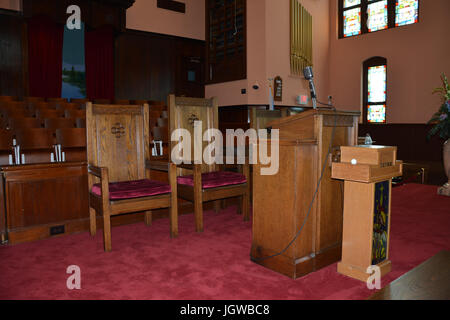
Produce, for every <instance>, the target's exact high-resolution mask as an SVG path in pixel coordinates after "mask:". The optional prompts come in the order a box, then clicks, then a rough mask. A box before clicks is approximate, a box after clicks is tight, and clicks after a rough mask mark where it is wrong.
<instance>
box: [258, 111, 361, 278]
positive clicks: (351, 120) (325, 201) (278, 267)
mask: <svg viewBox="0 0 450 320" xmlns="http://www.w3.org/2000/svg"><path fill="white" fill-rule="evenodd" d="M359 116H360V113H359V112H345V111H336V112H335V111H333V110H328V109H327V110H309V111H305V112H303V113H300V114H297V115H294V116H290V117H285V118H281V119H278V120H275V121H272V122H270V123H268V124H267V125H268V126H270V127H271V128H272V137H273V129H279V170H278V173H277V174H275V175H262V174H261V168H263V167H266V165H263V164H256V165H254V166H253V235H252V236H253V239H252V250H251V259H252V261H254V262H255V263H258V264H261V265H263V266H265V267H267V268H270V269H272V270H274V271H276V272H279V273H281V274H284V275H287V276H289V277H291V278H294V279H295V278H298V277H301V276H303V275H305V274H308V273H310V272H312V271H315V270H318V269H320V268H322V267H325V266H327V265H329V264H331V263H334V262H337V261H339V259H340V258H341V243H342V220H343V218H342V217H343V214H342V212H343V209H342V204H343V183H342V182H341V181H338V180H333V179H331V162H332V161H336V159H337V157H339V146H352V145H355V144H356V143H357V140H358V119H359ZM331 140H333V141H331ZM271 143H272V141H271V140H270V139H269V140H268V144H269V146H268V150H271V149H270V144H271ZM330 145H331V146H332V148H331V153H330V155H329V154H328V151H329V149H330ZM333 158H335V160H333ZM324 165H326V167H325V170H324V171H323V177H322V180H321V183H320V186H319V188H317V186H318V182H319V179H320V177H321V176H322V169H323V167H324ZM316 189H317V192H316ZM299 230H301V231H300V233H299ZM298 233H299V234H298ZM297 234H298V236H297ZM296 236H297V237H296ZM294 239H295V240H294ZM292 241H293V242H292ZM290 242H292V244H291V245H290V246H289V247H288V248H287V249H286V247H287V246H288V245H289V243H290Z"/></svg>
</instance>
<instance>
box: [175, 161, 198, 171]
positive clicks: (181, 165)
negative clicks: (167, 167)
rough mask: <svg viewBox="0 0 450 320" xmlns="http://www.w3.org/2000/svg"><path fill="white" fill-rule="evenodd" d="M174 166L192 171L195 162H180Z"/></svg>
mask: <svg viewBox="0 0 450 320" xmlns="http://www.w3.org/2000/svg"><path fill="white" fill-rule="evenodd" d="M176 166H177V168H181V169H186V170H191V171H194V168H195V166H196V165H195V164H186V163H180V164H177V165H176Z"/></svg>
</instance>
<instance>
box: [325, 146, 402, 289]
mask: <svg viewBox="0 0 450 320" xmlns="http://www.w3.org/2000/svg"><path fill="white" fill-rule="evenodd" d="M401 174H402V162H401V161H397V147H384V146H354V147H349V146H343V147H341V162H340V163H333V167H332V178H334V179H341V180H345V185H344V187H345V191H344V230H343V240H342V261H341V262H339V263H338V272H339V273H341V274H344V275H346V276H349V277H352V278H355V279H358V280H361V281H367V279H368V278H369V277H370V274H369V273H367V268H368V267H369V266H372V265H376V266H378V267H380V271H381V276H383V275H385V274H386V273H388V272H389V271H391V262H390V261H389V260H388V259H389V232H390V224H391V223H390V222H391V221H390V220H391V190H392V178H393V177H398V176H400V175H401Z"/></svg>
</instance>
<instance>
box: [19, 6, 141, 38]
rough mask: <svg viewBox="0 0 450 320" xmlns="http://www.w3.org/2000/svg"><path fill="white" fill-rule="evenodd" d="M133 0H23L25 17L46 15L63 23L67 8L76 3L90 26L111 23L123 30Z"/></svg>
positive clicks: (85, 21)
mask: <svg viewBox="0 0 450 320" xmlns="http://www.w3.org/2000/svg"><path fill="white" fill-rule="evenodd" d="M133 3H134V0H96V1H89V0H58V1H54V0H39V1H37V0H23V14H24V16H25V17H27V18H29V17H33V16H36V15H46V16H48V17H50V18H52V19H53V20H54V21H55V22H57V23H61V24H65V23H66V21H67V18H68V17H69V15H68V14H67V12H66V11H67V8H68V7H69V6H70V5H77V6H79V7H80V9H81V19H82V20H83V22H84V23H85V24H86V25H88V26H89V27H92V28H97V27H101V26H103V25H112V26H114V28H115V29H116V30H120V31H123V30H125V26H126V9H127V8H129V7H130V6H131V5H132V4H133Z"/></svg>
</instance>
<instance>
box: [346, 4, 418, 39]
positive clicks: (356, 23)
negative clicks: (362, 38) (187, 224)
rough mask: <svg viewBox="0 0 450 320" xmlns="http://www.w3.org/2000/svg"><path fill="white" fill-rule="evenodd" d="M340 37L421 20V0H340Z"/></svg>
mask: <svg viewBox="0 0 450 320" xmlns="http://www.w3.org/2000/svg"><path fill="white" fill-rule="evenodd" d="M338 1H339V38H346V37H351V36H356V35H359V34H364V33H370V32H374V31H379V30H384V29H390V28H395V27H400V26H404V25H407V24H412V23H416V22H418V21H419V0H338Z"/></svg>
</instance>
